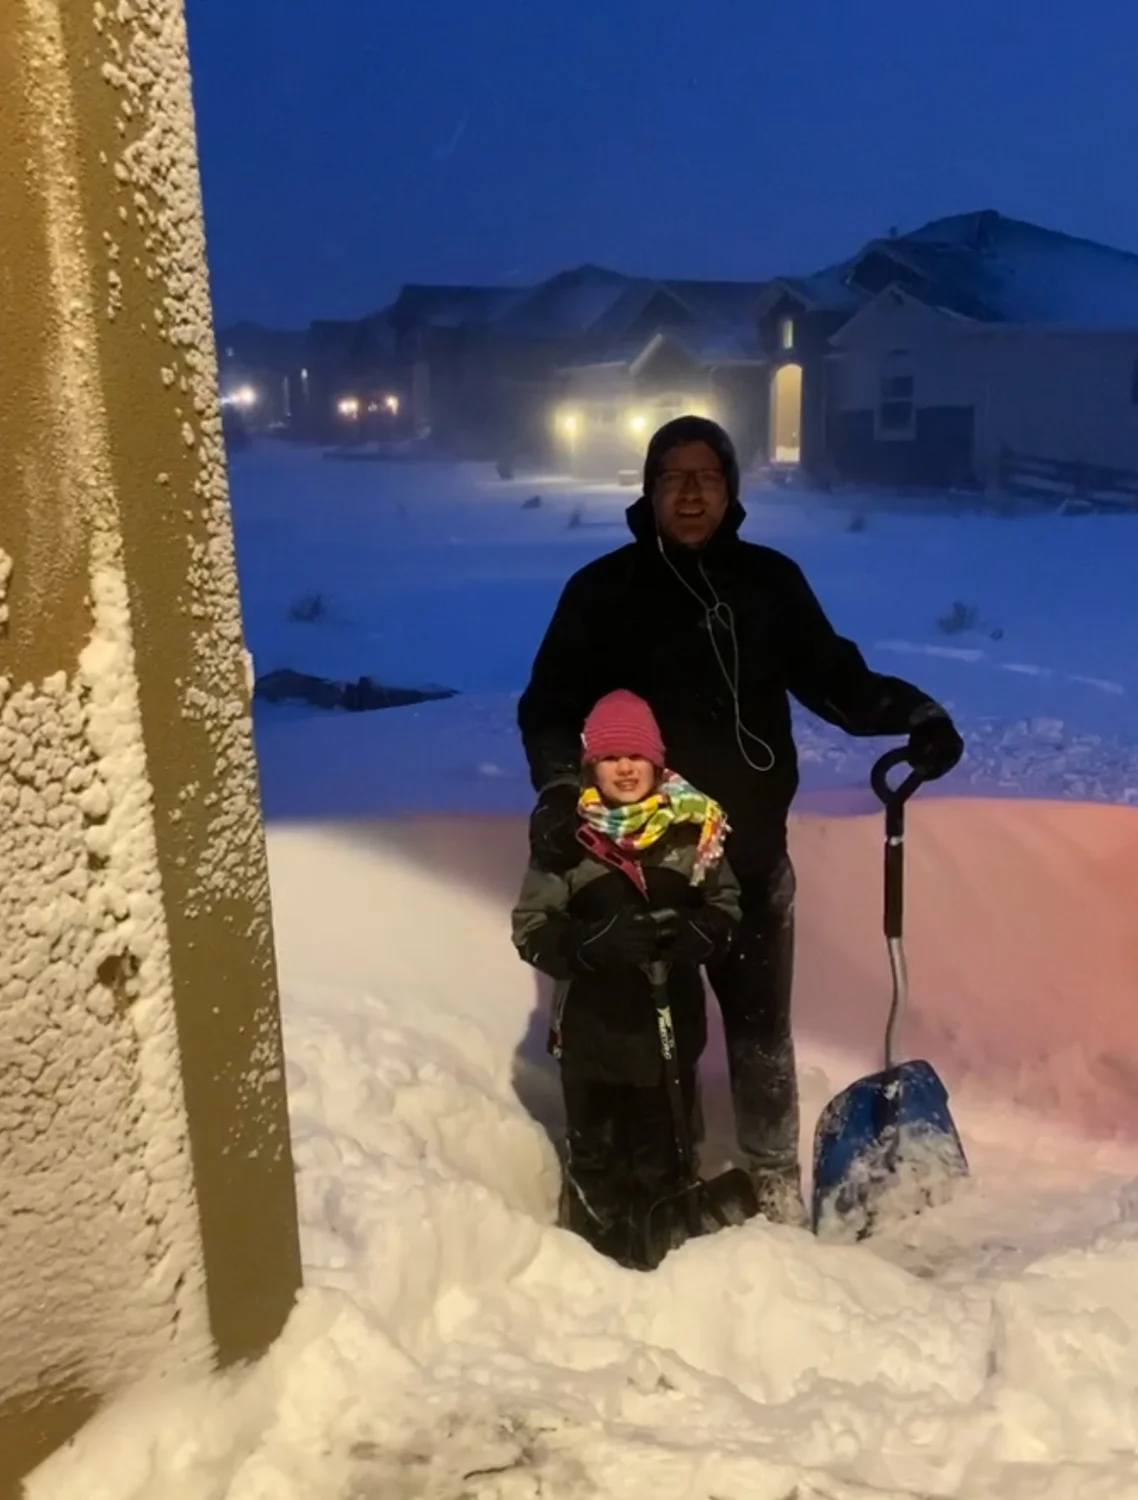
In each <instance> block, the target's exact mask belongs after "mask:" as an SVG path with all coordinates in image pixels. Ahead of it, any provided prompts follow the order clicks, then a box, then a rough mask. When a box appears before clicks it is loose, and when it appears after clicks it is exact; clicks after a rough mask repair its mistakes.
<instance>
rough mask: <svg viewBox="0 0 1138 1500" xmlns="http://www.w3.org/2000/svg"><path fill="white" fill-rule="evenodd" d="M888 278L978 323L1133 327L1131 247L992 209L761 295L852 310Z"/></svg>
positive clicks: (877, 247) (937, 224)
mask: <svg viewBox="0 0 1138 1500" xmlns="http://www.w3.org/2000/svg"><path fill="white" fill-rule="evenodd" d="M889 285H897V286H900V287H902V288H903V289H904V290H905V291H907V292H908V293H910V294H911V295H912V296H914V297H916V298H918V299H919V300H920V301H922V302H925V303H927V304H928V305H929V306H930V307H938V308H943V309H945V310H946V311H951V312H954V313H956V314H958V315H960V316H963V317H967V318H972V319H975V320H976V321H978V322H988V323H1035V324H1042V325H1046V326H1054V327H1076V328H1120V327H1124V328H1130V327H1134V328H1138V255H1134V254H1132V253H1131V252H1130V251H1127V250H1117V249H1114V248H1113V247H1112V246H1109V245H1100V244H1096V243H1095V242H1094V241H1093V240H1083V239H1077V238H1076V237H1074V236H1073V235H1068V234H1061V233H1060V232H1059V231H1057V230H1054V229H1045V228H1043V227H1041V226H1040V225H1038V224H1029V223H1027V222H1026V221H1024V220H1022V219H1009V218H1005V217H1004V215H1003V214H999V213H996V212H995V211H994V210H992V209H983V210H980V211H978V212H974V213H967V214H955V215H952V216H951V217H948V218H944V219H933V220H932V221H931V222H929V223H928V224H924V225H922V226H921V227H920V228H918V229H914V230H912V231H910V232H909V233H906V234H892V235H889V236H887V237H882V238H880V239H875V240H870V241H869V242H868V243H867V244H865V245H863V246H862V248H861V249H860V250H859V251H858V252H857V254H856V255H854V256H851V257H850V259H849V260H845V261H841V262H839V263H838V264H837V265H832V266H827V267H825V268H824V269H822V270H820V271H817V272H815V273H814V274H812V275H810V276H782V277H779V278H778V280H777V281H776V282H774V283H772V285H771V288H770V289H769V290H768V292H767V294H766V296H765V298H764V303H765V304H766V305H767V306H769V305H770V304H771V303H772V302H773V300H774V299H775V298H776V297H777V296H778V295H779V293H780V292H785V293H789V294H790V295H791V296H794V297H797V298H798V299H799V300H800V301H801V302H803V303H804V304H805V305H806V306H808V307H810V308H817V309H821V310H825V311H830V312H851V313H852V312H856V311H857V309H858V308H859V307H861V306H863V305H864V303H865V302H866V301H867V300H868V299H870V298H872V297H875V296H876V295H877V294H878V293H879V292H881V291H883V290H884V289H885V287H886V286H889Z"/></svg>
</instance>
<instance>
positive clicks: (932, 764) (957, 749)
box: [907, 704, 964, 781]
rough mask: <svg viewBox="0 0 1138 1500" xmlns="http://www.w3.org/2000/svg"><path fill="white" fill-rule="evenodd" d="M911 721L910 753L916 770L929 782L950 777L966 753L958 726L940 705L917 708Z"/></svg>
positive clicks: (911, 761)
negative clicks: (950, 772) (957, 730)
mask: <svg viewBox="0 0 1138 1500" xmlns="http://www.w3.org/2000/svg"><path fill="white" fill-rule="evenodd" d="M909 722H910V730H909V744H908V750H907V753H908V756H909V764H910V765H911V766H912V767H913V770H914V771H916V772H918V773H919V774H920V775H921V776H923V777H924V779H925V780H926V781H936V780H937V779H938V778H939V777H941V776H947V775H948V773H949V771H951V770H952V768H953V766H955V765H956V764H957V762H958V761H959V760H960V757H961V756H962V755H963V754H964V741H963V740H962V739H961V738H960V735H959V734H958V733H957V732H956V725H955V724H954V723H953V722H952V720H951V719H950V718H949V717H948V715H947V714H946V713H945V711H944V709H943V708H941V707H940V706H939V705H938V704H930V705H929V706H928V707H926V708H923V709H918V710H917V712H916V713H915V714H914V715H913V717H912V719H911V720H910V721H909Z"/></svg>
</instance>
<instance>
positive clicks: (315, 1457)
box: [31, 798, 1138, 1500]
mask: <svg viewBox="0 0 1138 1500" xmlns="http://www.w3.org/2000/svg"><path fill="white" fill-rule="evenodd" d="M909 823H910V830H911V832H910V861H909V863H910V868H911V878H910V885H909V897H910V899H909V903H908V917H909V927H910V931H911V939H910V966H911V970H912V981H913V997H914V1015H913V1021H912V1024H911V1026H910V1028H909V1029H908V1032H907V1034H906V1038H905V1042H906V1048H907V1050H908V1051H910V1052H920V1051H924V1052H926V1053H928V1054H929V1055H931V1056H932V1057H933V1060H934V1061H935V1063H936V1065H937V1067H938V1068H939V1069H940V1070H941V1071H942V1073H943V1075H944V1076H945V1078H946V1080H947V1081H948V1082H949V1085H950V1087H952V1088H953V1089H954V1098H953V1103H954V1107H955V1110H956V1114H957V1118H958V1121H959V1123H960V1125H961V1127H962V1130H963V1132H964V1135H965V1140H966V1144H967V1146H968V1148H969V1151H970V1154H971V1156H972V1159H973V1164H974V1169H975V1173H976V1175H975V1178H974V1180H973V1181H972V1182H970V1183H969V1184H967V1185H966V1186H965V1188H964V1189H963V1191H962V1192H961V1193H960V1195H959V1196H958V1198H957V1199H956V1200H955V1201H954V1202H953V1203H951V1204H949V1205H947V1206H946V1207H944V1208H941V1209H938V1210H935V1211H934V1212H932V1213H929V1214H928V1215H926V1216H924V1217H923V1218H922V1219H920V1220H917V1221H912V1222H911V1223H909V1224H906V1225H899V1226H897V1227H896V1229H895V1230H894V1231H891V1232H889V1233H886V1234H885V1235H883V1236H882V1237H881V1239H880V1240H878V1241H876V1242H874V1244H873V1246H872V1248H869V1247H859V1248H853V1249H851V1248H846V1247H839V1246H832V1245H827V1244H823V1243H819V1242H817V1241H815V1240H814V1239H813V1238H812V1237H811V1236H809V1235H808V1234H806V1233H803V1232H800V1231H797V1230H791V1229H785V1228H771V1227H769V1226H766V1225H765V1224H763V1223H762V1222H761V1221H759V1222H754V1223H752V1224H750V1225H748V1226H746V1227H744V1228H741V1229H738V1230H732V1231H728V1232H725V1233H723V1234H721V1235H719V1236H717V1237H715V1238H714V1239H712V1240H707V1241H702V1242H698V1243H694V1244H691V1245H688V1246H686V1247H685V1248H684V1249H682V1250H681V1251H679V1252H678V1253H676V1254H675V1255H673V1256H672V1257H670V1258H669V1259H668V1261H666V1262H665V1264H664V1266H663V1267H662V1268H661V1269H660V1270H659V1271H658V1272H656V1273H655V1274H653V1275H651V1276H643V1275H640V1274H638V1273H635V1272H627V1271H622V1270H620V1269H618V1268H616V1267H614V1266H612V1265H610V1264H608V1263H607V1262H604V1261H602V1260H600V1259H599V1258H598V1257H596V1256H595V1255H594V1254H593V1253H592V1252H591V1251H589V1250H588V1249H587V1248H586V1247H585V1246H584V1245H583V1244H582V1243H581V1242H579V1241H577V1240H575V1239H573V1238H572V1237H570V1236H568V1235H566V1234H564V1233H561V1232H560V1231H557V1230H554V1229H552V1228H551V1227H550V1225H551V1222H552V1218H553V1210H554V1201H555V1196H556V1182H557V1173H556V1163H555V1157H554V1153H553V1150H552V1147H551V1145H550V1143H549V1138H548V1136H547V1134H546V1132H545V1130H544V1129H543V1128H542V1126H541V1125H540V1124H539V1123H537V1120H536V1119H535V1116H537V1117H538V1118H539V1119H546V1120H550V1119H553V1118H554V1117H555V1114H556V1088H555V1080H553V1079H552V1077H551V1075H550V1073H549V1070H548V1068H547V1065H546V1063H545V1060H544V1058H543V1054H542V1047H543V1023H542V1019H541V1009H540V999H541V997H540V994H539V989H538V986H537V985H536V984H535V982H534V978H533V976H532V974H530V972H529V971H528V970H526V969H525V968H524V967H523V966H522V965H521V964H520V963H519V962H518V961H517V959H516V958H515V957H514V955H513V952H512V950H511V949H510V946H509V943H508V939H507V928H506V919H507V913H508V908H509V904H510V902H511V901H512V899H513V897H514V894H515V892H516V889H517V885H518V881H519V879H520V875H521V865H522V859H523V856H524V843H525V830H524V821H523V820H520V819H517V818H505V817H493V816H484V817H466V818H462V817H422V818H415V817H406V818H398V819H390V820H379V821H375V822H372V823H361V824H352V825H344V826H340V827H337V826H324V827H314V828H298V827H284V828H279V829H277V830H275V831H274V832H273V833H272V835H271V845H270V848H271V859H272V875H273V887H274V900H275V911H276V923H277V932H278V944H279V952H280V959H281V965H282V972H283V975H284V980H285V985H286V991H287V1008H288V1035H287V1044H288V1053H289V1068H290V1087H291V1098H292V1109H293V1120H294V1130H295V1138H296V1151H297V1160H298V1166H299V1171H300V1199H301V1211H302V1215H303V1220H304V1229H305V1246H306V1259H307V1266H308V1290H307V1291H306V1293H305V1294H304V1298H303V1301H302V1304H301V1306H300V1307H299V1308H298V1310H297V1312H296V1314H295V1316H294V1318H293V1321H292V1323H291V1325H290V1327H289V1329H288V1330H287V1331H286V1333H285V1335H284V1337H283V1338H282V1339H281V1341H280V1342H279V1343H278V1345H277V1346H276V1348H275V1349H274V1350H273V1351H272V1353H271V1354H270V1356H269V1357H268V1358H267V1359H266V1360H265V1361H264V1362H263V1363H262V1364H261V1365H260V1366H259V1367H258V1368H256V1369H255V1370H253V1371H250V1372H245V1373H237V1374H234V1375H230V1376H228V1377H226V1378H225V1379H220V1380H216V1381H213V1382H210V1383H208V1384H204V1385H196V1386H192V1387H178V1388H172V1387H171V1388H164V1387H157V1388H151V1389H149V1390H146V1391H141V1392H137V1393H135V1394H133V1395H132V1396H130V1397H129V1398H127V1399H125V1400H124V1401H123V1402H122V1403H120V1405H119V1406H118V1407H116V1408H113V1409H111V1410H110V1411H108V1412H107V1413H105V1414H104V1415H103V1417H102V1418H100V1419H99V1420H98V1421H97V1422H96V1423H95V1424H94V1425H93V1426H92V1427H91V1428H90V1429H89V1430H88V1431H87V1432H86V1433H85V1434H83V1436H82V1437H81V1439H80V1440H79V1441H78V1442H77V1443H76V1444H75V1445H74V1447H73V1448H72V1449H71V1450H69V1451H68V1452H66V1453H63V1454H61V1455H59V1456H57V1457H56V1458H55V1459H54V1460H52V1461H51V1462H50V1463H49V1464H48V1465H46V1466H45V1467H44V1468H43V1469H42V1470H41V1471H40V1473H39V1474H38V1475H37V1477H36V1480H35V1481H34V1483H33V1485H32V1486H31V1497H32V1500H62V1497H64V1496H72V1495H75V1494H80V1493H82V1494H84V1495H86V1496H89V1497H90V1500H150V1497H158V1496H161V1497H162V1500H222V1497H226V1500H267V1497H268V1496H270V1495H271V1496H272V1497H274V1500H301V1497H302V1496H303V1497H304V1500H313V1497H319V1500H371V1497H379V1496H382V1497H383V1500H399V1497H407V1500H410V1497H412V1496H414V1497H423V1500H459V1497H503V1500H504V1497H528V1496H534V1497H536V1496H538V1495H541V1496H544V1497H551V1496H552V1497H565V1500H567V1497H585V1496H590V1495H597V1496H606V1497H618V1500H619V1497H628V1500H633V1497H640V1496H643V1495H645V1494H647V1493H652V1494H653V1495H654V1496H657V1497H659V1500H672V1497H675V1500H680V1497H685V1500H688V1497H695V1496H700V1497H705V1500H711V1497H717V1500H743V1497H744V1496H745V1497H747V1500H789V1497H790V1496H792V1495H794V1496H797V1497H799V1500H806V1497H818V1500H821V1497H827V1500H854V1497H862V1500H864V1497H867V1496H876V1497H878V1500H882V1497H892V1500H901V1497H908V1500H915V1497H917V1496H954V1497H967V1500H997V1497H998V1500H1019V1497H1022V1500H1027V1497H1028V1496H1031V1497H1033V1500H1039V1497H1046V1500H1076V1497H1078V1500H1096V1497H1102V1500H1106V1497H1108V1496H1109V1497H1110V1500H1123V1497H1125V1496H1128V1495H1138V1458H1136V1450H1138V1228H1136V1227H1135V1223H1136V1219H1138V1189H1136V1187H1135V1179H1134V1176H1133V1174H1134V1173H1135V1172H1136V1171H1138V1109H1136V1107H1135V1102H1134V1099H1133V1097H1132V1096H1133V1094H1134V1092H1135V1091H1134V1089H1133V1087H1132V1084H1131V1080H1132V1078H1133V1077H1134V1076H1135V1074H1134V1073H1133V1072H1132V1070H1133V1069H1135V1068H1138V1044H1136V1042H1135V1041H1134V1039H1133V1038H1134V1032H1133V1027H1132V1025H1130V1024H1129V1017H1130V1015H1131V1014H1132V1003H1133V1000H1132V997H1133V994H1134V990H1135V986H1136V983H1138V936H1136V935H1135V933H1134V928H1133V912H1134V910H1135V909H1136V898H1138V811H1135V810H1131V809H1125V808H1112V807H1098V806H1079V805H1075V804H1048V803H1029V802H1012V803H999V802H993V801H980V802H960V801H939V800H934V799H932V798H926V799H924V800H918V801H917V802H915V803H914V804H913V806H912V808H911V812H910V819H909ZM880 836H881V830H880V822H879V819H878V818H877V817H875V816H866V815H863V814H862V813H860V812H857V811H855V812H853V813H844V814H841V815H838V814H835V813H833V812H832V811H831V812H830V813H826V814H824V813H821V812H819V811H817V810H814V811H811V810H809V809H808V810H806V811H805V812H803V813H802V814H800V815H799V816H797V817H796V819H795V821H794V825H793V838H794V849H795V854H796V858H797V862H798V869H799V922H800V943H799V952H800V975H799V986H798V990H799V999H798V1011H797V1015H798V1033H799V1043H800V1067H801V1071H802V1075H803V1081H804V1094H805V1099H806V1110H805V1114H806V1118H805V1120H804V1126H805V1129H804V1144H806V1143H808V1140H809V1133H810V1129H811V1128H812V1123H813V1115H814V1113H815V1112H816V1110H817V1108H818V1106H820V1104H821V1103H822V1102H823V1101H824V1099H825V1098H826V1097H827V1095H828V1094H829V1093H830V1092H832V1091H833V1090H835V1089H836V1088H838V1087H840V1086H841V1085H842V1084H844V1083H845V1082H847V1081H848V1080H849V1079H850V1078H851V1077H853V1076H855V1075H856V1074H857V1073H859V1072H860V1071H862V1070H863V1068H864V1067H866V1066H868V1065H872V1064H873V1063H874V1062H875V1061H876V1057H875V1051H874V1048H875V1046H876V1041H877V1037H878V1034H879V1030H880V1026H881V1024H882V1022H883V1020H884V1013H885V1007H886V1000H887V968H886V963H885V958H884V953H883V945H882V942H881V938H880V911H879V893H880V885H879V867H880V858H879V857H880V848H879V846H880ZM1128 1033H1129V1035H1128ZM707 1073H708V1091H709V1095H710V1102H711V1105H712V1110H711V1113H712V1118H713V1123H714V1122H715V1120H716V1116H717V1115H718V1124H719V1126H720V1128H721V1127H722V1124H723V1098H722V1093H723V1091H722V1079H721V1076H720V1073H721V1067H720V1059H719V1057H718V1055H717V1052H716V1050H715V1048H713V1049H712V1053H711V1055H710V1057H709V1059H708V1068H707Z"/></svg>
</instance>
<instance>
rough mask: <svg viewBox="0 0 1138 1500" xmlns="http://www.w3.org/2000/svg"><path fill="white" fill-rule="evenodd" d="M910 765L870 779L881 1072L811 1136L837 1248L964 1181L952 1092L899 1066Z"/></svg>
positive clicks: (882, 767) (912, 787) (885, 768)
mask: <svg viewBox="0 0 1138 1500" xmlns="http://www.w3.org/2000/svg"><path fill="white" fill-rule="evenodd" d="M907 764H908V756H907V754H906V752H905V751H904V750H890V751H889V752H888V753H887V754H885V755H883V756H882V757H881V759H880V760H879V761H878V762H877V764H876V765H875V766H874V767H873V771H872V773H871V776H870V781H871V784H872V786H873V790H874V791H875V792H876V793H877V796H878V798H879V799H880V801H881V802H882V804H883V805H884V808H885V920H884V931H885V939H886V945H887V947H888V950H889V965H890V968H891V970H892V974H893V1003H892V1005H891V1007H890V1010H889V1021H888V1024H887V1026H886V1028H885V1058H884V1062H885V1066H884V1068H883V1069H882V1071H881V1072H879V1073H873V1074H871V1075H870V1076H869V1077H868V1078H859V1079H858V1080H857V1081H856V1082H855V1083H851V1084H850V1085H849V1087H848V1088H846V1089H843V1090H842V1092H841V1093H840V1094H838V1095H836V1096H835V1097H834V1098H833V1099H831V1100H830V1102H829V1104H827V1105H826V1108H825V1109H824V1110H823V1111H822V1114H821V1115H820V1117H819V1119H818V1125H817V1128H816V1129H815V1132H814V1188H813V1222H814V1232H815V1233H818V1230H819V1226H820V1225H822V1224H823V1223H824V1224H825V1227H826V1229H827V1231H828V1232H830V1233H833V1234H834V1237H836V1238H843V1239H849V1238H850V1237H851V1234H852V1237H853V1238H855V1239H857V1240H862V1239H865V1237H866V1236H867V1235H868V1234H870V1233H872V1231H873V1229H874V1228H875V1227H876V1225H877V1224H878V1223H879V1221H880V1219H881V1217H882V1214H883V1213H884V1212H888V1214H889V1217H890V1218H891V1219H892V1218H895V1217H898V1218H899V1217H902V1216H904V1215H907V1214H910V1213H919V1212H920V1211H921V1209H922V1208H925V1207H928V1206H930V1205H932V1204H934V1203H939V1202H943V1201H944V1200H945V1199H946V1198H947V1197H948V1196H949V1194H950V1192H951V1190H952V1187H953V1184H954V1182H955V1179H957V1178H960V1177H966V1176H967V1175H968V1160H967V1158H966V1156H965V1154H964V1147H963V1145H962V1144H961V1140H960V1136H959V1134H958V1133H957V1129H956V1126H955V1124H954V1123H953V1119H952V1115H951V1114H950V1112H949V1108H948V1090H947V1089H946V1088H945V1086H944V1084H943V1082H942V1081H941V1079H940V1077H939V1076H938V1074H937V1072H936V1070H935V1069H934V1068H933V1066H932V1064H931V1063H928V1062H925V1061H911V1062H901V1063H899V1062H897V1060H896V1053H897V1039H898V1033H899V1031H900V1028H901V1022H902V1020H903V1018H904V1014H905V1006H906V1005H907V1003H908V998H909V981H908V974H907V971H906V967H905V952H904V947H903V943H902V928H903V900H904V873H905V870H904V861H905V854H904V846H905V845H904V841H905V803H906V802H907V801H908V800H909V798H910V797H911V796H912V795H913V793H914V792H915V791H916V790H917V788H918V787H919V786H920V785H921V784H922V782H923V779H924V778H923V777H922V776H921V775H920V773H919V772H918V771H910V772H909V775H908V776H906V777H905V779H904V780H903V781H901V782H900V783H899V785H897V786H895V787H894V786H891V785H890V783H889V773H890V772H891V771H892V770H893V769H894V768H895V767H897V766H900V765H907Z"/></svg>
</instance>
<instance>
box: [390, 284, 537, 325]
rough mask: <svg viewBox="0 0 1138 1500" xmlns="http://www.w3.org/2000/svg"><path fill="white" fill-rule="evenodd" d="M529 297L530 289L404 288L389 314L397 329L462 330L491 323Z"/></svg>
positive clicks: (418, 285)
mask: <svg viewBox="0 0 1138 1500" xmlns="http://www.w3.org/2000/svg"><path fill="white" fill-rule="evenodd" d="M527 295H528V288H524V287H522V288H519V287H503V286H425V285H420V284H416V283H414V282H411V283H409V284H408V285H406V286H404V287H403V288H402V289H401V291H400V293H399V296H398V297H397V298H396V299H395V301H394V302H393V303H392V304H391V306H390V307H389V308H388V309H387V310H386V313H385V316H386V317H387V320H388V322H390V323H391V324H392V325H393V326H398V325H404V326H407V327H411V326H416V327H420V328H422V327H427V328H459V327H461V326H462V325H463V324H464V323H489V322H492V321H493V320H494V319H496V318H500V317H501V316H502V315H503V314H504V313H506V312H508V311H509V310H510V309H511V308H512V307H513V306H515V304H517V303H518V302H520V301H522V300H523V299H524V298H525V297H526V296H527Z"/></svg>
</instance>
